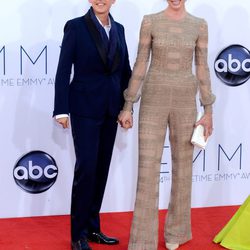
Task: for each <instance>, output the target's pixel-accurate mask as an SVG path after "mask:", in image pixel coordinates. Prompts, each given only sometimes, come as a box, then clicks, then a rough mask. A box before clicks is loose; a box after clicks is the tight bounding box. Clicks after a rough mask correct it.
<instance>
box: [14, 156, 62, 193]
mask: <svg viewBox="0 0 250 250" xmlns="http://www.w3.org/2000/svg"><path fill="white" fill-rule="evenodd" d="M57 175H58V168H57V165H56V162H55V160H54V159H53V158H52V157H51V156H50V155H49V154H47V153H45V152H43V151H31V152H29V153H28V154H26V155H24V156H22V157H21V158H20V159H19V160H18V161H17V163H16V165H15V167H14V170H13V177H14V179H15V182H16V184H17V185H18V186H19V187H21V188H22V189H23V190H25V191H26V192H28V193H34V194H35V193H41V192H44V191H46V190H48V189H49V188H50V187H51V186H52V185H53V184H54V183H55V181H56V178H57Z"/></svg>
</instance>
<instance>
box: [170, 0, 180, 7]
mask: <svg viewBox="0 0 250 250" xmlns="http://www.w3.org/2000/svg"><path fill="white" fill-rule="evenodd" d="M170 2H171V4H172V5H173V6H179V5H180V4H181V1H180V0H175V1H170Z"/></svg>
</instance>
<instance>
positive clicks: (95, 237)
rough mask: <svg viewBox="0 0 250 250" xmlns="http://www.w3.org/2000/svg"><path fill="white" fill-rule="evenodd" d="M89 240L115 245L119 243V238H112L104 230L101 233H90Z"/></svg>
mask: <svg viewBox="0 0 250 250" xmlns="http://www.w3.org/2000/svg"><path fill="white" fill-rule="evenodd" d="M88 241H92V242H95V243H99V244H107V245H115V244H118V243H119V240H118V239H116V238H111V237H108V236H106V235H105V234H103V233H102V232H100V233H95V232H93V233H90V234H89V236H88Z"/></svg>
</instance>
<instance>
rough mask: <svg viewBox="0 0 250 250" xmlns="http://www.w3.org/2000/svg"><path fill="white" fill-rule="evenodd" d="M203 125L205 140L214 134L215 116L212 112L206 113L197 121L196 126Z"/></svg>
mask: <svg viewBox="0 0 250 250" xmlns="http://www.w3.org/2000/svg"><path fill="white" fill-rule="evenodd" d="M198 125H202V126H203V127H204V136H205V141H206V140H207V138H208V137H209V136H210V135H212V132H213V118H212V114H211V113H206V114H204V115H203V116H202V117H201V119H200V120H199V121H197V122H196V123H195V127H197V126H198Z"/></svg>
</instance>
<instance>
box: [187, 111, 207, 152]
mask: <svg viewBox="0 0 250 250" xmlns="http://www.w3.org/2000/svg"><path fill="white" fill-rule="evenodd" d="M202 116H203V112H201V111H200V112H198V114H197V118H196V121H199V120H200V119H201V117H202ZM207 141H208V139H207V140H206V141H205V137H204V127H203V126H202V125H198V126H197V127H196V128H194V132H193V135H192V138H191V143H192V144H193V145H194V146H197V147H199V148H202V149H205V147H206V145H207Z"/></svg>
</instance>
